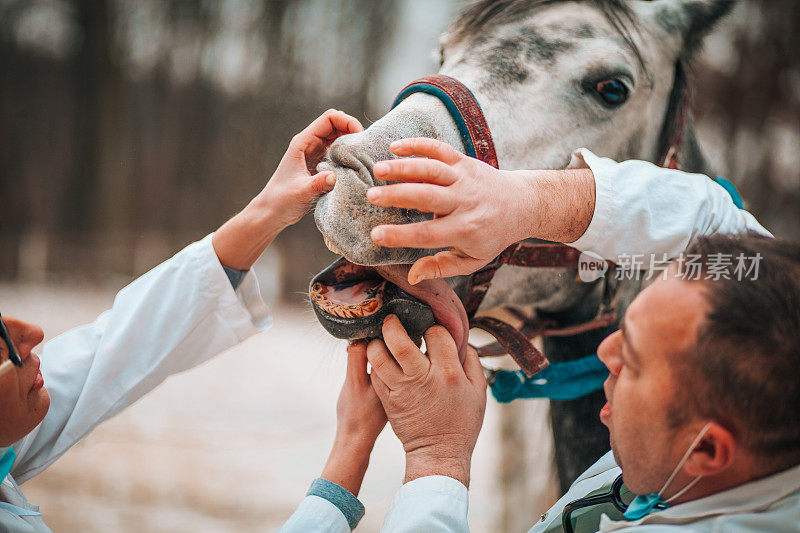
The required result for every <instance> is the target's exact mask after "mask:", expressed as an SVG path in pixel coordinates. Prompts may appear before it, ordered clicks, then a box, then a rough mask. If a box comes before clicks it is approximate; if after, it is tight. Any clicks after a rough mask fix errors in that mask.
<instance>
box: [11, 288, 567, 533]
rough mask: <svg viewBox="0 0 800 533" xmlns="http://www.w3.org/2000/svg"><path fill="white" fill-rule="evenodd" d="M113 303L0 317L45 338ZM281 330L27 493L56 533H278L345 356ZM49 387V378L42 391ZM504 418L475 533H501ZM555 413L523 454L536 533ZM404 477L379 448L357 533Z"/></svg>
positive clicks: (492, 409)
mask: <svg viewBox="0 0 800 533" xmlns="http://www.w3.org/2000/svg"><path fill="white" fill-rule="evenodd" d="M114 292H115V291H114V290H112V289H99V288H91V287H85V288H84V287H80V286H76V285H69V286H66V285H60V286H42V285H27V286H19V285H15V286H10V285H5V286H3V285H0V302H2V312H3V314H7V315H10V316H18V317H20V318H24V319H27V320H29V321H33V322H37V323H39V324H40V325H42V327H43V328H44V330H45V334H46V336H47V339H51V338H53V337H54V336H56V335H58V334H59V333H61V332H63V331H65V330H67V329H69V328H70V327H74V326H76V325H79V324H82V323H86V322H90V321H92V320H93V319H94V317H96V316H97V315H98V314H99V313H100V312H101V311H103V310H104V309H106V308H107V307H108V306H110V305H111V303H112V300H113V296H114ZM273 311H274V318H275V320H274V325H273V327H272V328H271V329H270V330H269V331H267V332H265V333H263V334H260V335H257V336H255V337H253V338H251V339H249V340H247V341H246V342H244V343H243V344H241V345H240V346H238V347H236V348H234V349H232V350H229V351H228V352H226V353H224V354H222V355H220V356H219V357H217V358H215V359H214V360H212V361H210V362H208V363H206V364H204V365H202V366H200V367H198V368H195V369H193V370H191V371H189V372H186V373H184V374H181V375H178V376H174V377H172V378H170V379H169V380H167V382H166V383H164V384H163V385H162V386H160V387H159V388H158V389H156V390H155V391H153V392H152V393H151V394H149V395H148V396H146V397H145V398H144V399H142V400H141V401H140V402H138V403H137V404H136V405H134V406H132V407H131V408H129V409H128V410H126V411H124V412H123V413H122V414H120V415H119V416H117V417H116V418H114V419H112V420H110V421H108V422H106V423H105V424H104V425H102V426H101V427H99V428H98V429H97V430H95V431H94V432H93V433H91V434H90V435H89V436H88V437H87V438H86V439H85V440H84V441H83V442H81V443H79V444H78V445H76V446H75V447H74V448H73V449H72V450H70V451H69V452H68V453H67V454H66V455H64V456H63V457H62V458H61V459H60V460H59V461H58V462H57V463H56V464H55V465H54V466H52V467H51V468H50V469H49V470H47V471H46V472H44V473H43V474H41V475H40V476H39V477H37V478H35V479H33V480H32V481H30V482H28V483H27V484H25V485H24V487H23V489H24V491H25V493H26V495H27V497H28V498H29V500H31V501H32V502H33V503H36V504H38V505H40V506H41V510H42V513H43V515H44V517H45V520H46V522H47V523H48V524H49V525H50V527H51V528H52V529H53V530H54V531H56V532H73V531H75V532H78V531H80V532H86V533H90V532H101V531H102V532H109V531H114V532H131V533H133V532H148V533H151V532H156V531H157V532H187V531H192V532H228V531H254V530H259V531H274V530H277V529H278V528H279V527H280V525H281V524H282V523H283V522H284V521H285V520H286V519H287V518H288V517H289V516H290V515H291V513H292V512H293V510H294V508H295V507H296V505H297V504H298V503H299V502H300V501H301V499H302V498H303V496H304V494H305V491H306V489H307V488H308V484H309V483H310V482H311V480H312V479H313V478H315V477H316V476H318V475H319V473H320V471H321V468H322V466H323V464H324V461H325V458H326V457H327V453H328V450H329V446H330V444H331V442H332V438H333V434H334V430H335V403H336V397H337V394H338V390H339V386H340V385H341V382H342V379H343V376H344V344H343V343H342V342H340V341H337V340H335V339H332V338H331V337H329V336H328V335H327V334H326V333H325V332H324V331H323V330H322V329H321V327H320V326H319V325H318V324H317V322H316V319H315V318H314V317H313V315H312V314H311V312H310V311H308V310H303V309H294V308H282V307H277V308H273ZM46 382H47V376H45V383H46ZM500 409H501V406H499V405H498V404H497V403H496V402H494V401H493V400H492V399H490V400H489V406H488V408H487V415H486V422H485V424H484V429H483V432H482V434H481V437H480V439H479V440H478V445H477V448H476V450H475V456H474V460H473V474H472V480H473V481H472V486H471V490H470V510H469V515H470V523H471V526H472V531H475V532H490V531H491V532H495V531H499V528H498V527H497V524H499V521H498V520H499V513H500V512H501V508H502V506H501V501H500V498H501V493H502V487H500V486H499V481H498V480H497V476H496V472H497V471H498V465H499V461H500V454H501V446H500V442H499V439H498V436H497V435H498V418H499V416H500ZM546 419H547V404H546V402H528V403H527V404H526V409H525V421H524V423H525V424H527V425H528V426H529V428H530V434H531V435H532V436H533V438H534V440H535V441H537V442H536V445H535V446H529V447H528V448H529V449H528V450H527V451H526V452H525V453H526V454H527V455H528V457H527V460H526V463H527V464H528V471H527V473H526V475H527V478H528V480H529V486H528V487H526V488H525V490H526V491H528V493H529V495H530V496H529V498H528V500H527V501H529V502H530V507H529V508H527V509H524V510H522V511H521V512H522V513H524V515H526V516H524V517H520V518H521V520H520V522H521V523H527V524H530V523H531V522H530V520H534V519H535V518H537V517H538V514H539V513H541V512H542V509H543V508H544V507H545V506H546V505H547V504H548V503H549V502H550V500H552V498H553V486H554V484H553V477H552V475H551V468H550V465H551V464H552V459H551V454H552V451H551V449H552V446H551V444H550V437H549V433H548V430H547V423H546ZM402 475H403V456H402V448H401V446H400V444H399V442H398V441H397V440H396V438H395V437H394V435H393V434H392V433H391V431H390V430H389V429H387V430H385V431H384V432H383V434H382V435H381V436H380V438H379V439H378V442H377V445H376V447H375V451H374V453H373V456H372V460H371V464H370V469H369V471H368V472H367V475H366V479H365V481H364V486H363V488H362V492H361V500H362V501H363V502H364V504H365V505H366V508H367V513H366V516H365V517H364V519H363V520H362V522H361V524H360V526H359V527H358V529H357V531H360V532H370V531H377V530H378V529H379V528H380V524H381V522H382V519H383V516H384V514H385V511H386V508H387V507H388V505H389V502H390V501H391V498H392V495H393V493H394V491H395V490H396V489H397V488H398V487H399V486H400V484H401V482H402Z"/></svg>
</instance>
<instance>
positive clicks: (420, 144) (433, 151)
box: [389, 137, 466, 165]
mask: <svg viewBox="0 0 800 533" xmlns="http://www.w3.org/2000/svg"><path fill="white" fill-rule="evenodd" d="M389 148H390V149H391V151H392V153H393V154H395V155H399V156H400V157H408V156H412V155H413V156H417V157H428V158H431V159H436V160H438V161H441V162H442V163H447V164H448V165H453V164H455V163H458V162H459V161H461V160H462V159H463V158H465V157H466V156H465V155H464V154H462V153H461V152H459V151H458V150H456V149H455V148H453V147H452V146H450V145H449V144H447V143H443V142H442V141H439V140H436V139H429V138H427V137H414V138H411V139H400V140H399V141H395V142H393V143H392V144H391V146H390V147H389Z"/></svg>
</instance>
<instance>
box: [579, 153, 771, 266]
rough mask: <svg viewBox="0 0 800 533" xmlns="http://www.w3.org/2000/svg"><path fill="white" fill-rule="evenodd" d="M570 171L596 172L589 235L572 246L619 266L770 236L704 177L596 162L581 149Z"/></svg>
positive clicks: (643, 164) (598, 159) (653, 167)
mask: <svg viewBox="0 0 800 533" xmlns="http://www.w3.org/2000/svg"><path fill="white" fill-rule="evenodd" d="M570 167H571V168H576V167H583V168H586V167H588V168H591V170H592V173H593V174H594V181H595V193H596V201H595V208H594V216H593V217H592V221H591V223H590V224H589V227H588V228H587V229H586V232H585V233H584V234H583V235H582V236H581V237H580V238H579V239H578V240H577V241H575V242H573V243H568V244H569V245H570V246H572V247H574V248H577V249H578V250H581V251H583V252H585V251H591V252H594V253H596V254H598V255H600V256H602V257H603V258H604V259H609V260H611V261H616V260H617V258H618V257H620V256H623V255H634V254H657V255H659V256H660V255H662V254H667V256H668V257H677V256H678V255H680V254H681V252H683V251H684V250H686V248H687V247H688V246H689V244H691V243H692V241H694V239H696V238H697V237H699V236H702V235H711V234H714V233H744V232H747V231H754V232H756V233H760V234H762V235H766V236H771V234H770V232H768V231H767V230H766V229H764V227H763V226H761V224H759V223H758V221H757V220H756V219H755V217H753V215H751V214H750V213H748V212H747V211H745V210H743V209H739V208H738V207H736V205H734V203H733V200H732V199H731V197H730V195H729V194H728V192H727V191H726V190H725V189H724V188H723V187H722V186H720V185H718V184H717V183H715V182H714V181H713V180H711V179H710V178H709V177H708V176H705V175H703V174H689V173H686V172H681V171H680V170H671V169H668V168H661V167H658V166H656V165H653V164H652V163H648V162H646V161H635V160H634V161H624V162H622V163H617V162H615V161H613V160H611V159H607V158H602V157H597V156H596V155H594V154H593V153H592V152H590V151H589V150H587V149H585V148H582V149H580V150H578V151H576V152H575V153H574V154H573V162H572V164H570Z"/></svg>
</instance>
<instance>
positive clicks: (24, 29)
mask: <svg viewBox="0 0 800 533" xmlns="http://www.w3.org/2000/svg"><path fill="white" fill-rule="evenodd" d="M462 4H463V2H462V1H461V0H251V1H246V0H221V1H211V0H93V1H87V0H0V73H2V77H1V78H0V205H1V206H2V208H1V209H0V250H2V253H0V280H2V282H0V302H2V312H3V313H6V314H9V315H16V316H20V317H22V318H27V319H29V320H33V321H38V322H39V323H40V324H42V325H43V326H44V329H45V332H46V334H47V336H48V338H52V337H53V336H54V335H56V334H58V333H60V332H61V331H64V330H66V329H68V328H70V327H74V326H76V325H78V324H80V323H83V322H86V321H90V320H92V319H93V318H94V317H95V316H96V315H97V314H98V313H99V312H101V311H102V310H104V309H105V308H106V307H108V306H109V305H110V304H111V301H112V299H113V295H114V293H115V292H116V290H118V289H119V288H121V287H122V286H123V285H124V284H125V283H126V282H127V281H129V280H130V279H132V278H133V277H135V276H137V275H139V274H141V273H143V272H145V271H147V270H148V269H149V268H151V267H152V266H154V265H155V264H157V263H158V262H160V261H161V260H163V259H165V258H166V257H168V256H169V255H171V254H173V253H174V252H176V251H177V250H179V249H180V248H182V247H183V246H185V245H186V244H187V243H189V242H191V241H192V240H196V239H198V238H200V237H202V236H203V235H205V234H207V233H208V232H209V231H212V230H213V229H214V228H216V227H217V226H218V225H219V224H221V223H222V222H223V221H224V220H225V219H226V218H228V217H230V216H231V215H232V214H233V213H235V212H236V211H237V210H238V209H239V208H241V207H242V206H243V205H244V204H245V203H246V202H247V201H248V200H249V199H250V198H251V197H252V196H253V195H254V194H256V193H257V192H258V191H259V190H260V189H261V187H263V185H264V182H265V180H266V179H267V178H268V176H269V175H270V174H271V172H272V170H273V169H274V167H275V165H276V163H277V161H278V160H279V158H280V156H281V155H282V154H283V152H284V150H285V148H286V146H287V144H288V141H289V139H290V138H291V137H292V135H294V134H295V133H296V132H297V131H299V130H300V129H302V128H303V127H304V126H305V125H307V124H308V123H309V122H310V121H311V120H312V119H313V118H314V117H316V116H317V115H318V114H319V113H321V112H322V111H324V110H325V109H327V108H330V107H337V108H340V109H343V110H345V111H347V112H348V113H350V114H353V115H355V116H356V117H358V118H359V119H360V120H361V121H362V122H363V123H364V124H365V125H366V124H368V123H370V122H371V121H373V120H375V119H377V118H378V117H380V116H381V115H382V114H383V113H384V112H385V111H386V110H387V109H388V106H389V105H390V103H391V100H392V98H393V96H394V94H395V93H396V91H397V90H398V89H399V88H401V87H402V86H404V85H405V84H406V83H407V82H408V81H410V80H412V79H414V78H415V77H418V76H420V75H423V74H426V73H430V72H434V71H435V70H436V68H437V58H436V56H435V51H436V44H437V38H438V35H439V34H440V33H441V32H442V31H443V30H444V28H445V27H446V26H447V24H448V22H449V21H450V20H451V19H452V18H453V16H454V15H455V13H456V12H457V11H458V9H459V8H460V7H461V5H462ZM799 34H800V3H798V2H797V1H796V0H768V1H755V0H740V1H739V2H738V5H737V7H736V8H735V11H734V13H733V14H732V16H731V17H730V18H728V19H727V20H726V21H725V22H723V24H721V26H720V27H719V29H718V31H717V32H715V33H714V34H713V35H712V36H711V37H709V39H708V40H707V42H706V47H705V49H704V51H703V53H702V54H701V56H700V58H699V59H698V62H697V64H696V65H695V68H694V69H693V72H692V79H693V85H694V87H695V97H694V101H693V110H694V112H695V116H696V117H697V123H698V135H699V138H700V142H701V146H702V147H703V148H704V151H705V153H706V155H707V157H708V158H709V160H710V161H711V162H712V164H713V166H714V168H716V169H717V172H718V173H719V174H720V175H722V176H725V177H727V178H729V179H731V180H732V181H733V182H734V183H735V184H736V185H737V187H738V188H739V190H740V192H741V193H742V195H743V196H744V198H745V202H746V204H747V207H748V208H749V209H750V210H751V211H752V212H753V213H754V214H755V215H756V216H757V217H758V219H759V220H760V221H761V222H762V223H763V224H764V225H765V226H766V227H767V228H769V229H771V230H772V231H773V232H774V233H775V234H776V235H779V236H783V237H789V238H793V239H798V238H800V54H798V52H799V51H800V39H799V38H798V35H799ZM333 258H334V256H333V255H332V254H331V253H330V252H328V251H327V249H326V248H325V247H324V245H323V244H322V240H321V238H320V236H319V233H318V232H317V230H316V228H315V227H314V224H313V220H312V219H311V218H310V217H307V218H306V219H305V220H304V221H303V222H301V223H300V224H298V225H297V226H295V227H293V228H291V229H290V230H289V231H287V232H285V233H284V234H282V235H281V236H280V237H279V239H278V240H277V241H276V242H275V243H274V244H273V246H271V248H270V249H269V250H268V252H267V253H266V254H265V256H264V257H263V258H262V260H261V261H260V262H259V263H258V266H257V270H258V274H259V277H260V280H261V282H262V286H263V287H262V288H263V291H264V294H265V297H266V298H267V301H268V302H269V303H270V304H271V306H272V307H273V309H274V311H275V315H276V325H275V327H274V328H273V329H272V330H271V331H270V332H268V333H266V334H264V335H260V336H258V337H256V338H254V339H250V340H249V341H248V342H247V343H245V344H244V345H243V346H241V347H238V348H237V349H235V350H232V351H231V352H230V353H227V354H225V355H223V356H221V357H220V358H218V359H217V360H215V361H212V362H210V363H208V364H207V365H204V366H203V367H201V368H198V369H196V370H194V371H192V372H189V373H187V374H184V375H181V376H177V377H175V378H173V379H171V380H169V381H168V382H167V383H166V384H165V385H164V386H163V387H162V388H161V389H159V390H158V391H156V392H155V393H154V394H153V395H151V396H150V397H148V398H146V399H145V400H144V401H142V402H141V403H140V404H138V405H136V406H135V407H133V408H132V409H130V410H129V411H127V412H125V413H123V414H122V415H120V416H119V417H117V418H116V419H114V420H112V421H111V422H109V423H108V424H107V425H105V426H104V427H102V428H100V429H99V430H98V431H96V432H95V433H93V434H92V435H90V436H89V438H87V439H86V441H85V442H83V443H82V444H81V445H79V446H77V447H76V448H75V449H74V450H72V451H71V452H69V453H68V454H67V455H66V456H65V457H64V458H63V459H62V460H61V461H60V462H59V463H57V464H56V466H54V467H52V468H51V469H50V470H48V471H47V472H46V473H44V474H42V475H41V476H40V477H39V478H37V479H35V480H33V481H31V482H30V483H28V484H27V485H26V487H25V489H26V493H27V494H28V496H29V498H30V499H31V500H32V501H33V502H35V503H38V504H41V505H42V510H43V512H44V515H45V517H46V519H47V521H48V523H49V524H50V525H51V527H52V528H53V529H54V530H55V531H132V532H133V531H153V530H155V531H189V530H191V531H239V530H250V529H254V528H257V527H266V528H267V529H270V528H271V529H277V527H278V526H279V525H280V524H281V523H282V522H283V521H284V520H285V519H286V518H287V517H288V516H289V515H290V514H291V512H292V510H293V509H294V506H295V505H296V504H297V503H298V502H299V501H300V500H301V498H302V496H303V494H304V493H305V489H306V488H307V484H308V483H309V482H310V481H311V479H312V478H313V477H315V476H316V475H318V474H319V471H320V469H321V467H322V465H323V463H324V460H325V457H326V455H327V451H328V447H329V445H330V443H331V441H332V438H333V431H334V426H335V423H334V410H333V405H334V404H335V398H336V395H337V393H338V387H339V385H340V383H341V380H342V377H343V370H344V369H343V366H344V365H343V364H342V363H343V361H342V359H343V353H344V351H343V347H342V345H341V344H340V343H338V342H337V341H335V340H333V339H331V338H329V337H328V336H327V335H325V334H324V332H323V331H322V330H321V329H320V328H319V326H318V325H317V323H316V320H315V319H314V318H313V315H312V314H311V313H310V312H309V311H307V310H306V309H305V307H303V305H304V300H305V289H306V286H307V283H308V280H309V279H310V277H311V276H312V275H314V274H315V273H317V272H318V271H319V269H320V268H321V267H322V266H324V265H326V264H327V263H329V262H330V261H332V260H333ZM547 409H548V405H547V402H545V401H531V402H525V403H521V402H517V403H516V404H512V405H510V406H498V405H497V404H496V403H494V402H492V401H491V400H490V407H489V412H488V415H487V423H486V429H485V430H484V432H483V434H482V436H481V440H480V441H479V444H478V448H477V450H476V459H475V461H476V469H477V470H476V472H475V474H474V476H473V478H474V486H473V487H472V488H473V490H472V498H471V509H470V513H471V518H472V519H473V524H474V526H473V530H474V531H478V532H480V531H521V530H523V528H524V526H525V525H529V524H530V523H532V521H533V520H535V519H536V518H537V517H538V513H540V512H541V511H542V510H543V509H546V508H547V506H548V505H549V504H550V503H551V502H552V501H553V500H554V498H555V497H556V496H557V493H556V488H555V486H556V485H555V482H554V478H553V476H552V473H551V470H552V468H551V463H552V452H551V448H552V444H551V442H550V436H549V433H548V431H547ZM508 420H517V421H522V423H524V424H525V425H526V426H527V428H528V430H527V433H526V435H525V436H520V435H519V434H518V433H514V434H513V435H509V434H508V429H509V428H508V427H507V422H504V421H508ZM512 433H513V432H512ZM504 450H505V451H506V452H509V451H510V450H511V451H513V450H516V451H515V452H514V453H504ZM519 450H522V452H521V453H520V452H519ZM375 453H376V456H375V457H374V459H373V464H372V468H371V470H370V472H369V473H368V474H367V479H366V482H365V486H364V489H363V498H362V499H363V501H365V503H366V504H367V508H368V512H367V517H366V518H365V519H364V522H363V523H362V525H361V526H360V527H359V531H375V530H377V528H378V527H379V524H380V520H381V518H382V516H383V512H384V510H385V508H386V506H387V505H388V502H389V500H390V499H391V495H392V493H393V492H394V490H395V489H396V488H397V487H398V486H399V484H400V481H401V478H402V454H401V449H400V447H399V445H398V444H397V443H396V442H395V441H394V439H393V436H392V435H391V434H387V433H384V435H382V436H381V439H380V440H379V443H378V446H377V448H376V452H375Z"/></svg>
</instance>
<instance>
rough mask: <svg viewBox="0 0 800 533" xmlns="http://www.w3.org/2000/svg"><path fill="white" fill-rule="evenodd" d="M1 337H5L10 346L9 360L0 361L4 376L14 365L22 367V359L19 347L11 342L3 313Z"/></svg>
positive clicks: (1, 317)
mask: <svg viewBox="0 0 800 533" xmlns="http://www.w3.org/2000/svg"><path fill="white" fill-rule="evenodd" d="M0 339H3V341H5V343H6V346H7V347H8V360H6V361H3V362H2V363H0V376H2V375H4V374H5V373H6V372H8V371H9V370H11V369H12V368H13V366H14V365H16V366H18V367H22V359H20V357H19V354H18V353H17V349H16V348H14V343H13V342H11V335H9V333H8V328H7V327H6V323H5V322H3V316H2V315H0Z"/></svg>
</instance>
